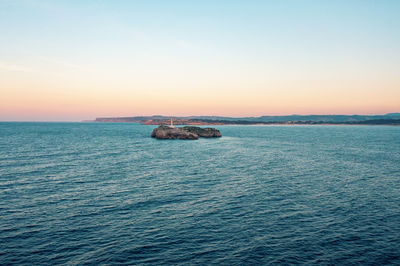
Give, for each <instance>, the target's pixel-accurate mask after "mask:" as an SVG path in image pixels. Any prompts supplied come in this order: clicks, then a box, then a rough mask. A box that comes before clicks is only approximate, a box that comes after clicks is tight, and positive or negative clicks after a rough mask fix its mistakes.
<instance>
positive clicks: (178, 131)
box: [151, 125, 222, 139]
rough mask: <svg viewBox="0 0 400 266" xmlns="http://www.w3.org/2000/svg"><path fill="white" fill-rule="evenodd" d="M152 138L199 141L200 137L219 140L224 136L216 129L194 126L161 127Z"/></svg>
mask: <svg viewBox="0 0 400 266" xmlns="http://www.w3.org/2000/svg"><path fill="white" fill-rule="evenodd" d="M151 137H152V138H156V139H198V138H199V137H202V138H219V137H222V134H221V132H220V131H219V130H218V129H215V128H200V127H193V126H186V127H171V126H164V125H161V126H159V127H157V128H155V129H154V130H153V132H152V133H151Z"/></svg>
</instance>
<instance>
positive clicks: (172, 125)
mask: <svg viewBox="0 0 400 266" xmlns="http://www.w3.org/2000/svg"><path fill="white" fill-rule="evenodd" d="M169 127H174V124H173V123H172V118H171V125H170V126H169Z"/></svg>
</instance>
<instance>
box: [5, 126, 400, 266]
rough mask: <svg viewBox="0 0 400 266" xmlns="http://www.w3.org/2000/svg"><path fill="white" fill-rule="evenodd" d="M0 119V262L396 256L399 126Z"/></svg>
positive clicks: (343, 260)
mask: <svg viewBox="0 0 400 266" xmlns="http://www.w3.org/2000/svg"><path fill="white" fill-rule="evenodd" d="M153 128H154V127H153V126H144V125H137V124H118V123H0V265H7V264H15V265H23V264H27V265H54V264H94V265H97V264H111V265H112V264H118V265H120V264H146V263H148V264H154V265H168V264H174V265H192V264H203V265H204V264H205V265H208V264H225V265H257V264H262V265H265V264H305V265H310V264H336V265H357V264H371V265H377V264H400V127H391V126H218V127H217V128H218V129H220V130H221V132H222V134H223V137H222V138H219V139H199V140H196V141H184V140H156V139H152V138H150V137H149V136H150V133H151V131H152V129H153Z"/></svg>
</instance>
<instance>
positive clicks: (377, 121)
mask: <svg viewBox="0 0 400 266" xmlns="http://www.w3.org/2000/svg"><path fill="white" fill-rule="evenodd" d="M171 119H173V121H174V124H175V125H396V126H398V125H400V113H389V114H385V115H289V116H260V117H242V118H235V117H221V116H187V117H177V116H176V117H174V116H162V115H154V116H133V117H100V118H96V119H95V120H93V121H91V122H114V123H140V124H144V125H168V124H169V123H170V120H171ZM85 122H89V121H87V120H86V121H85Z"/></svg>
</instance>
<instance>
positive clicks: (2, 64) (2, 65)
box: [0, 62, 34, 72]
mask: <svg viewBox="0 0 400 266" xmlns="http://www.w3.org/2000/svg"><path fill="white" fill-rule="evenodd" d="M0 70H3V71H12V72H33V71H34V70H33V69H32V68H29V67H24V66H17V65H13V64H9V63H6V62H0Z"/></svg>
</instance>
